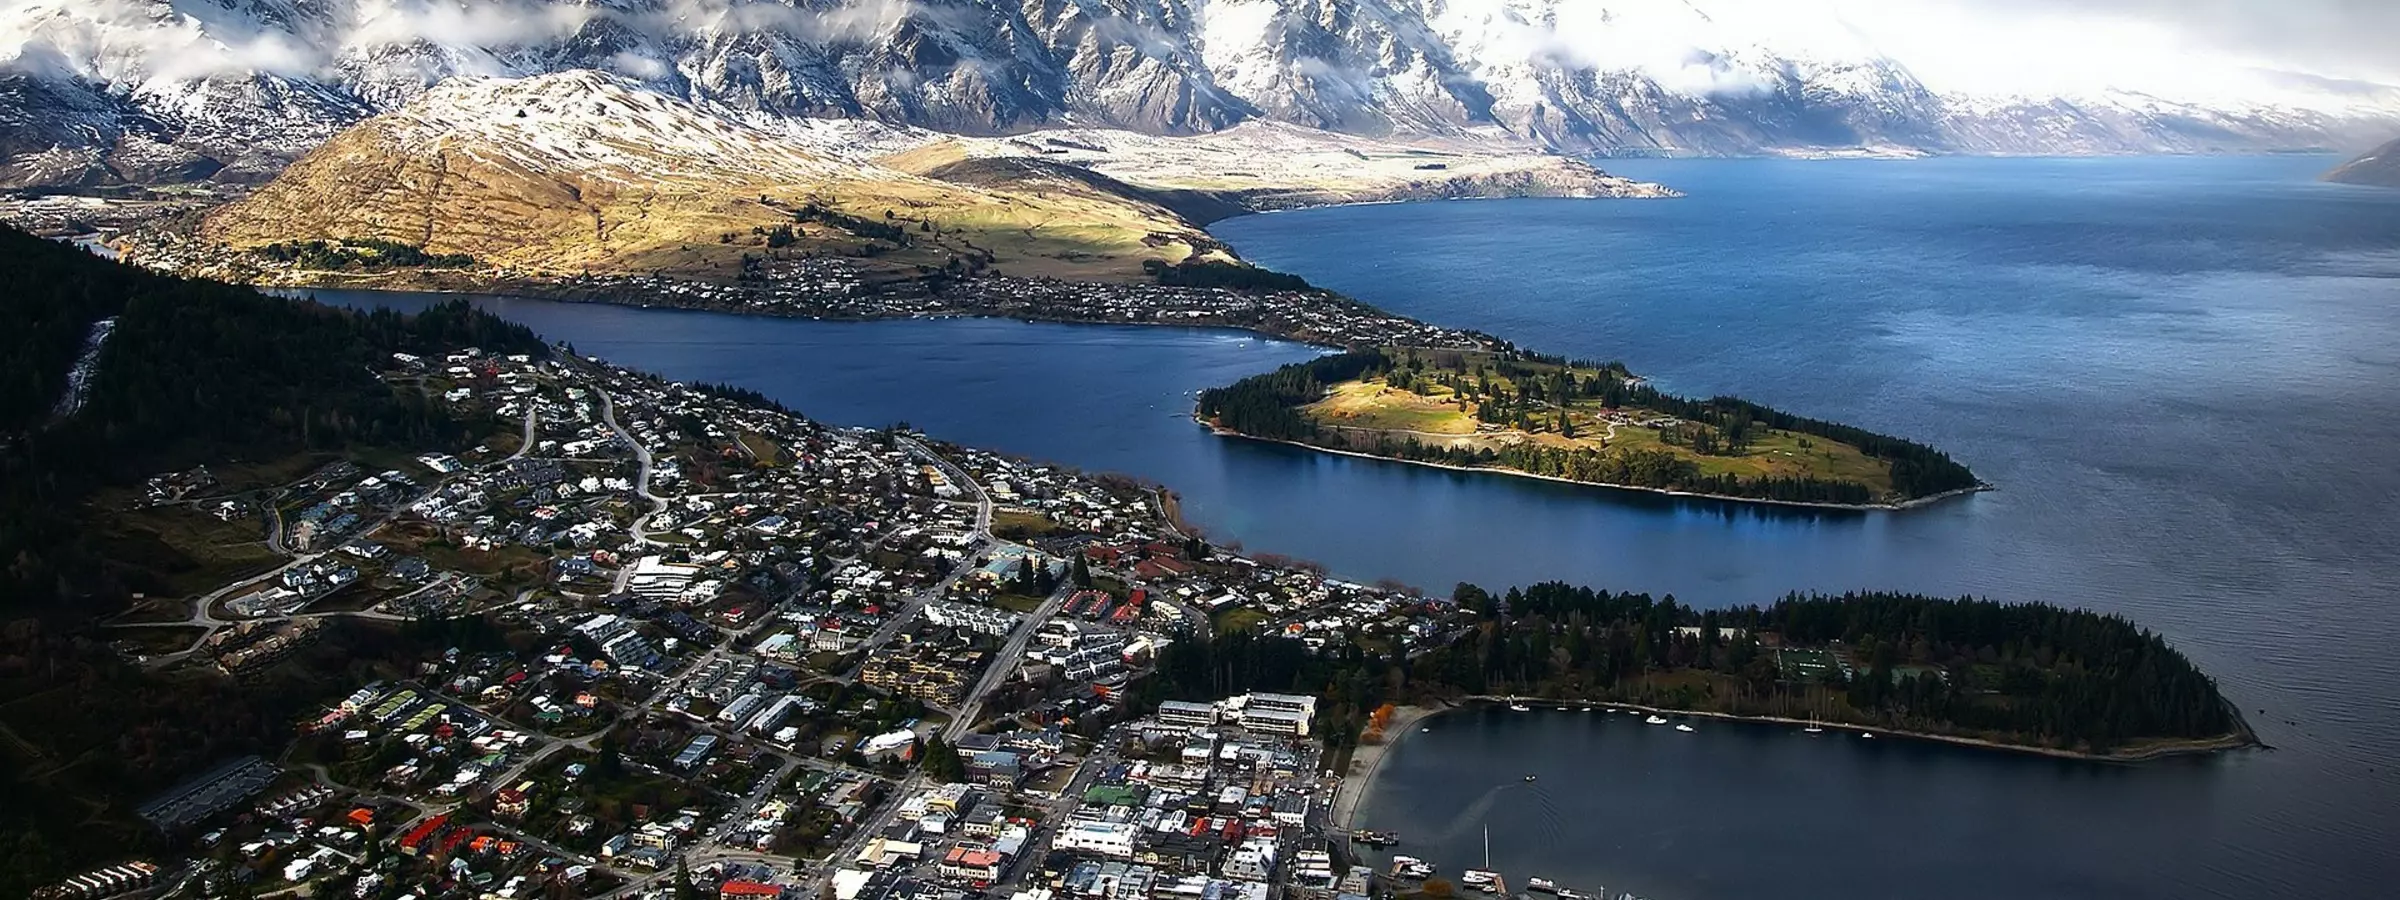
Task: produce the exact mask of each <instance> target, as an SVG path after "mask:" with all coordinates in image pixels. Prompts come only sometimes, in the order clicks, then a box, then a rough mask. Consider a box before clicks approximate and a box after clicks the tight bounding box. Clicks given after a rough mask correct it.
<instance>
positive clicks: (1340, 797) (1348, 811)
mask: <svg viewBox="0 0 2400 900" xmlns="http://www.w3.org/2000/svg"><path fill="white" fill-rule="evenodd" d="M1448 709H1450V707H1448V706H1438V707H1437V706H1396V707H1393V708H1392V722H1391V724H1390V725H1389V726H1387V727H1386V728H1385V729H1384V732H1383V742H1382V743H1380V744H1368V743H1360V744H1359V745H1358V749H1356V750H1353V751H1351V753H1350V769H1349V771H1346V772H1343V773H1342V787H1341V790H1340V791H1339V792H1337V793H1335V794H1334V797H1333V816H1332V818H1331V819H1329V820H1327V824H1329V825H1331V826H1332V827H1334V828H1339V829H1343V830H1348V829H1349V828H1350V827H1351V823H1350V817H1351V816H1353V815H1356V814H1357V813H1358V802H1359V800H1360V798H1363V797H1365V796H1366V794H1367V789H1368V788H1370V787H1373V786H1374V784H1375V772H1376V770H1378V769H1380V768H1382V767H1383V755H1384V754H1385V753H1386V752H1389V751H1390V750H1391V748H1392V745H1394V744H1398V743H1400V741H1401V739H1403V738H1406V737H1408V736H1409V735H1411V734H1415V733H1416V727H1417V722H1418V721H1419V720H1421V719H1423V718H1425V717H1426V716H1430V715H1433V714H1435V713H1438V712H1443V711H1446V710H1448Z"/></svg>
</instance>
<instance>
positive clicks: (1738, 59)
mask: <svg viewBox="0 0 2400 900" xmlns="http://www.w3.org/2000/svg"><path fill="white" fill-rule="evenodd" d="M1795 2H1805V0H1795ZM1749 8H1750V7H1747V6H1741V5H1732V6H1729V5H1728V3H1727V2H1726V0H481V2H475V3H458V2H450V0H19V2H16V3H12V4H9V5H8V6H7V8H6V9H0V185H18V186H24V185H55V186H69V185H96V184H108V183H116V182H163V181H177V180H189V179H194V178H215V179H218V180H225V181H257V180H263V179H265V178H266V177H269V176H271V175H272V174H273V173H274V172H275V171H276V170H277V169H279V168H280V167H281V166H282V165H284V164H285V163H287V162H289V161H290V160H292V159H294V158H297V157H298V156H299V155H300V154H302V153H305V152H306V151H307V150H309V149H311V148H313V147H315V146H317V145H319V144H321V143H323V142H324V141H326V140H327V139H328V138H330V137H332V136H333V135H334V134H336V133H338V132H340V131H341V130H342V129H343V128H345V127H348V126H350V125H353V124H356V123H358V122H360V121H363V120H366V119H368V118H370V117H372V116H374V115H377V114H380V113H387V112H392V111H395V110H398V109H400V108H402V107H403V106H404V105H406V104H407V103H408V102H409V101H410V100H412V99H414V98H416V97H418V96H419V95H421V94H423V93H425V92H426V91H428V90H431V89H432V88H433V87H434V86H435V85H437V84H439V83H441V82H442V81H443V80H444V79H446V78H449V77H452V76H459V75H485V76H511V77H522V76H530V75H540V74H546V73H555V72H564V71H570V70H598V71H606V72H611V73H615V74H617V75H620V76H623V77H625V78H627V79H629V80H631V81H632V82H633V83H636V84H639V85H641V86H643V87H645V88H647V89H650V90H653V91H656V92H658V93H660V94H662V95H665V96H668V97H672V98H676V99H679V100H684V101H687V102H690V103H692V104H694V105H695V106H698V107H700V108H703V109H706V110H708V111H710V112H712V113H714V114H719V115H723V116H726V117H729V118H733V119H736V120H739V121H743V122H746V123H749V124H751V125H752V126H754V127H759V128H762V129H766V130H775V129H779V128H814V127H817V126H816V125H815V124H814V123H816V122H819V121H821V120H823V119H825V118H829V117H830V118H848V119H864V120H873V121H877V122H882V123H887V124H893V125H903V126H908V127H911V128H918V129H927V130H932V131H939V132H947V133H952V134H959V135H969V136H1001V135H1012V134H1019V133H1023V132H1028V131H1034V130H1042V129H1056V128H1108V129H1122V130H1127V131H1132V132H1138V133H1142V134H1151V135H1193V134H1206V133H1213V132H1217V131H1220V130H1223V129H1226V128H1229V127H1232V126H1235V125H1239V124H1243V123H1257V122H1266V123H1281V124H1288V125H1294V126H1300V127H1304V128H1311V129H1321V130H1327V131H1333V132H1339V133H1345V134H1351V135H1359V136H1367V137H1385V138H1399V139H1407V140H1411V141H1419V140H1428V139H1430V140H1440V141H1452V142H1461V143H1476V144H1487V145H1488V144H1499V145H1508V146H1531V147H1538V148H1542V149H1547V150H1551V151H1557V152H1565V153H1572V154H1598V155H1606V154H1678V155H1744V154H1795V155H1827V154H1849V153H1869V154H1882V155H1913V154H1926V153H1981V154H2020V153H2045V154H2057V153H2066V154H2093V153H2129V152H2242V151H2249V152H2255V151H2262V150H2297V149H2324V148H2339V147H2355V146H2364V145H2366V144H2369V143H2372V142H2373V140H2374V139H2377V138H2380V137H2382V136H2385V135H2388V134H2389V133H2390V132H2391V131H2392V130H2394V129H2396V128H2400V89H2396V88H2394V87H2392V86H2388V85H2378V84H2366V83H2358V82H2345V81H2334V80H2327V79H2321V78H2308V77H2303V76H2297V75H2288V76H2286V75H2278V76H2275V77H2274V79H2272V82H2273V84H2275V85H2276V87H2275V89H2274V90H2271V91H2266V92H2253V93H2251V94H2246V95H2222V96H2176V97H2168V96H2160V95H2157V94H2151V93H2137V92H2130V91H2122V90H2106V89H2096V90H2092V91H2087V92H2082V93H2079V94H2076V95H2072V96H2068V95H2058V94H2034V95H1999V94H1963V93H1958V92H1952V91H1940V90H1936V89H1934V88H1932V87H1929V86H1928V85H1927V84H1926V83H1925V82H1924V81H1923V80H1922V79H1920V78H1919V77H1918V76H1917V75H1915V74H1913V72H1912V70H1911V69H1910V68H1909V67H1908V66H1907V65H1906V64H1905V63H1904V61H1902V60H1898V59H1894V58H1892V57H1891V56H1889V55H1887V54H1885V53H1883V52H1882V51H1880V50H1878V49H1877V48H1876V47H1875V46H1874V45H1873V44H1872V43H1871V42H1869V41H1867V40H1865V39H1863V38H1860V37H1858V36H1857V35H1856V34H1854V33H1852V32H1850V31H1848V30H1846V29H1844V28H1843V27H1841V26H1840V23H1838V22H1833V21H1826V22H1823V23H1821V24H1822V27H1812V28H1807V29H1797V30H1795V29H1789V28H1782V27H1768V26H1767V25H1766V24H1765V23H1761V22H1758V21H1753V20H1750V19H1748V18H1745V16H1746V15H1747V13H1745V12H1744V10H1746V9H1749Z"/></svg>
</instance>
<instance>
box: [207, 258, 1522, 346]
mask: <svg viewBox="0 0 2400 900" xmlns="http://www.w3.org/2000/svg"><path fill="white" fill-rule="evenodd" d="M385 274H396V273H385ZM351 277H352V278H355V277H356V276H351ZM240 283H242V284H246V285H247V286H249V287H251V288H252V289H255V290H257V291H259V292H261V293H268V294H274V295H277V296H284V297H293V298H310V299H313V296H314V293H315V292H317V291H353V292H359V293H393V294H431V295H439V296H448V297H465V298H476V297H485V298H502V299H505V298H521V299H526V300H541V301H546V302H550V303H573V304H585V305H592V306H616V307H624V308H629V309H649V310H662V311H670V312H694V313H711V314H716V315H726V316H759V317H764V318H772V319H793V320H804V321H812V322H842V323H858V324H865V323H875V322H912V321H939V320H944V319H990V320H1005V321H1013V322H1022V323H1026V324H1032V325H1085V326H1092V325H1098V326H1125V327H1137V328H1170V329H1182V330H1188V331H1215V332H1224V333H1228V334H1238V335H1241V336H1243V337H1247V338H1252V339H1257V340H1270V341H1282V342H1284V343H1289V344H1298V345H1300V346H1304V347H1314V348H1317V349H1320V350H1325V351H1331V352H1340V351H1344V350H1351V349H1355V348H1357V347H1363V346H1372V345H1374V343H1375V342H1372V341H1369V342H1365V343H1360V344H1347V343H1343V342H1340V341H1336V340H1331V339H1328V338H1325V337H1323V336H1320V335H1317V334H1313V333H1309V332H1305V331H1297V330H1280V329H1274V328H1262V327H1259V326H1256V325H1250V324H1244V323H1241V322H1236V321H1229V320H1226V319H1223V318H1221V317H1207V316H1203V317H1199V318H1193V319H1185V320H1180V321H1177V320H1167V319H1158V318H1147V319H1123V318H1115V317H1112V316H1102V315H1090V316H1078V315H1068V314H1055V313H1051V314H1045V313H1037V312H1032V311H1029V310H1026V309H1021V308H1007V309H1003V308H989V309H979V308H975V307H974V306H972V305H968V306H961V307H957V308H951V309H942V310H938V311H932V312H893V313H888V314H874V313H850V312H843V311H839V310H824V309H817V310H810V309H792V308H778V307H765V308H760V307H750V306H741V305H734V304H721V303H706V302H692V301H688V300H680V299H678V298H672V297H668V296H665V295H655V296H654V295H643V294H627V293H625V292H624V291H623V290H616V289H588V288H572V287H564V286H561V285H558V284H555V283H552V282H548V281H544V280H541V279H535V278H508V277H501V278H492V279H481V280H475V281H473V282H472V283H471V284H468V285H467V286H464V287H461V286H457V285H453V284H447V283H430V284H427V283H405V284H398V285H391V284H371V283H354V282H347V281H344V280H339V279H336V280H298V281H251V282H240ZM1314 292H1315V293H1320V294H1323V295H1325V296H1327V297H1332V298H1336V299H1338V300H1340V301H1344V302H1349V303H1354V304H1358V305H1359V306H1360V307H1361V308H1364V309H1367V310H1370V311H1372V312H1373V313H1377V314H1382V315H1386V316H1391V315H1394V314H1391V313H1385V312H1383V311H1382V310H1381V309H1378V308H1376V307H1372V306H1367V305H1365V304H1363V303H1358V301H1356V300H1354V299H1352V298H1349V297H1346V296H1342V295H1340V294H1336V293H1333V292H1330V291H1324V290H1322V289H1317V290H1316V291H1314ZM1170 311H1171V310H1170ZM1400 318H1405V317H1400ZM1406 321H1409V322H1417V320H1415V319H1407V320H1406ZM1418 324H1426V325H1428V326H1429V327H1434V326H1430V323H1418ZM1453 330H1457V331H1460V333H1463V334H1468V335H1471V336H1472V337H1473V338H1474V339H1475V340H1477V341H1480V342H1489V341H1492V340H1495V339H1494V338H1492V337H1491V336H1490V335H1483V334H1481V333H1478V332H1472V331H1465V330H1459V329H1453ZM1483 345H1486V346H1488V343H1485V344H1483ZM1402 346H1416V345H1408V344H1404V345H1402ZM1425 346H1429V347H1447V346H1452V345H1448V344H1442V345H1430V344H1429V345H1425Z"/></svg>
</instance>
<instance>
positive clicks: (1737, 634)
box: [1145, 582, 2237, 751]
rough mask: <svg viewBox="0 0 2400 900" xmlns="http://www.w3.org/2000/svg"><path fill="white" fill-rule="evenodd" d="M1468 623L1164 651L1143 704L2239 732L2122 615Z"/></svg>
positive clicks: (1827, 612) (2020, 611) (1894, 607)
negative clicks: (1234, 699)
mask: <svg viewBox="0 0 2400 900" xmlns="http://www.w3.org/2000/svg"><path fill="white" fill-rule="evenodd" d="M1452 600H1453V602H1455V603H1458V604H1459V605H1460V606H1461V607H1463V608H1466V609H1470V610H1474V611H1475V612H1477V613H1478V614H1479V615H1478V616H1477V620H1478V623H1479V624H1477V625H1476V626H1475V627H1474V628H1473V629H1471V630H1469V631H1468V632H1467V633H1466V634H1464V635H1462V636H1461V637H1459V638H1458V639H1457V640H1455V641H1453V642H1451V643H1448V644H1445V645H1443V646H1439V647H1434V648H1419V652H1418V653H1417V654H1416V655H1414V656H1413V658H1402V657H1400V656H1399V655H1397V654H1380V655H1379V654H1372V653H1365V652H1362V651H1360V650H1359V649H1358V648H1357V647H1356V646H1354V645H1352V644H1349V643H1343V644H1340V645H1338V646H1339V647H1340V649H1339V650H1337V651H1333V655H1329V656H1318V655H1314V654H1311V653H1309V652H1308V651H1307V649H1306V648H1305V646H1304V645H1302V644H1301V643H1299V642H1298V641H1292V640H1285V639H1282V638H1279V637H1262V636H1258V635H1253V634H1248V633H1240V632H1237V633H1231V634H1220V635H1218V636H1216V637H1215V638H1214V639H1212V640H1211V641H1208V642H1185V643H1182V644H1177V645H1174V646H1172V647H1170V648H1168V650H1167V651H1166V652H1165V653H1163V654H1161V656H1160V657H1159V666H1158V672H1159V677H1158V679H1156V681H1157V682H1158V684H1156V685H1154V686H1152V687H1151V688H1150V693H1149V694H1147V695H1145V699H1149V700H1152V701H1156V700H1162V699H1209V698H1214V697H1219V696H1224V695H1225V694H1228V693H1239V692H1242V691H1246V690H1272V691H1290V692H1297V693H1306V694H1316V695H1318V696H1320V697H1323V698H1325V699H1326V701H1327V704H1328V706H1327V713H1328V716H1327V720H1326V725H1325V728H1324V729H1323V730H1322V731H1321V733H1322V734H1324V735H1326V736H1327V739H1328V740H1329V741H1330V742H1332V743H1334V744H1335V745H1337V746H1338V745H1340V744H1341V743H1342V742H1344V741H1347V740H1351V739H1353V735H1352V733H1353V732H1355V730H1356V729H1357V728H1358V727H1359V725H1360V724H1362V723H1363V722H1364V721H1365V712H1366V711H1371V710H1373V709H1374V708H1375V707H1376V706H1377V705H1380V704H1382V703H1385V702H1406V701H1425V700H1432V699H1448V698H1456V697H1459V696H1462V695H1474V694H1521V695H1529V696H1539V697H1554V698H1574V699H1587V700H1600V701H1616V702H1624V703H1639V704H1644V705H1651V706H1658V707H1663V708H1673V709H1689V710H1696V711H1708V712H1724V713H1732V714H1736V715H1750V716H1782V717H1788V718H1793V719H1801V718H1808V717H1815V718H1819V719H1822V720H1824V721H1827V722H1832V723H1850V724H1855V725H1862V726H1869V727H1874V728H1882V729H1896V730H1908V731H1920V732H1928V733H1938V734H1949V735H1957V736H1962V737H1978V738H1984V739H1989V740H1996V741H2001V742H2005V743H2012V744H2023V745H2032V746H2044V747H2055V748H2063V749H2073V750H2079V751H2107V750H2110V749H2112V748H2117V747H2122V746H2124V745H2126V744H2128V743H2132V742H2137V741H2144V740H2162V739H2207V738H2216V737H2220V736H2223V735H2226V734H2229V733H2232V732H2233V731H2235V730H2236V728H2237V723H2236V722H2235V720H2234V718H2233V715H2232V713H2231V711H2230V710H2229V709H2228V708H2227V706H2226V704H2225V702H2224V700H2223V698H2222V697H2221V696H2220V695H2219V694H2218V692H2217V686H2216V683H2215V681H2213V680H2211V679H2210V678H2209V677H2208V676H2206V675H2205V674H2202V673H2201V672H2200V671H2199V670H2198V669H2197V668H2195V667H2194V666H2193V665H2192V664H2191V662H2190V661H2189V660H2187V659H2185V658H2184V656H2183V654H2181V653H2179V652H2177V651H2176V650H2175V649H2174V648H2172V647H2170V646H2168V645H2167V643H2166V642H2165V641H2164V640H2163V639H2161V638H2160V637H2158V636H2157V635H2155V634H2151V633H2149V632H2147V631H2144V630H2142V629H2140V628H2138V627H2136V626H2135V625H2134V624H2133V623H2132V622H2130V621H2128V620H2126V619H2125V618H2123V617H2121V616H2109V615H2101V614H2099V613H2094V612H2090V611H2086V610H2075V609H2067V608H2063V607H2058V606H2051V605H2048V604H2040V603H2034V604H2003V603H1995V602H1991V601H1986V600H1976V599H1955V600H1953V599H1943V598H1936V597H1925V596H1919V595H1913V594H1895V593H1853V594H1843V595H1840V596H1821V595H1801V594H1793V595H1790V596H1787V597H1784V598H1782V599H1780V600H1777V601H1776V602H1774V603H1772V604H1769V605H1767V606H1764V607H1760V606H1745V607H1736V608H1732V609H1724V610H1707V611H1703V610H1698V609H1694V608H1691V607H1688V606H1684V605H1681V604H1679V603H1677V602H1676V601H1675V599H1674V597H1672V596H1668V597H1664V598H1653V597H1651V596H1650V595H1648V594H1637V593H1622V594H1612V593H1610V592H1608V591H1598V590H1593V589H1591V588H1585V587H1575V586H1571V585H1566V584H1560V583H1555V582H1553V583H1545V584H1537V585H1534V586H1532V587H1528V588H1523V589H1510V590H1509V591H1508V592H1507V593H1505V594H1492V593H1490V592H1487V591H1485V590H1483V589H1482V588H1479V587H1476V586H1474V585H1466V584H1462V585H1459V586H1458V589H1457V591H1456V592H1455V593H1454V594H1453V595H1452Z"/></svg>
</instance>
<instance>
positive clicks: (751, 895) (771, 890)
mask: <svg viewBox="0 0 2400 900" xmlns="http://www.w3.org/2000/svg"><path fill="white" fill-rule="evenodd" d="M717 896H718V897H720V898H722V900H757V898H760V897H781V896H783V887H782V886H781V885H773V884H767V883H765V882H759V881H742V880H739V879H736V880H733V881H728V882H725V883H724V884H722V885H719V886H718V887H717Z"/></svg>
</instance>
